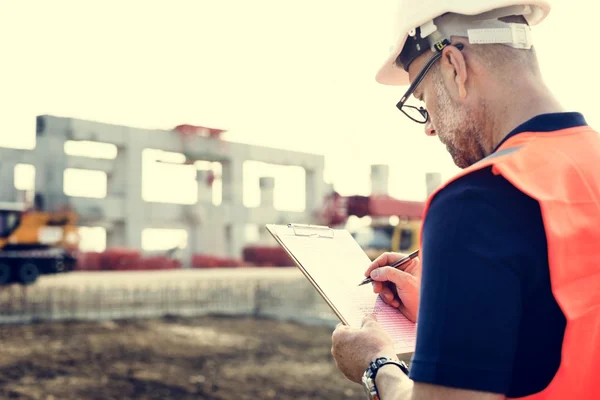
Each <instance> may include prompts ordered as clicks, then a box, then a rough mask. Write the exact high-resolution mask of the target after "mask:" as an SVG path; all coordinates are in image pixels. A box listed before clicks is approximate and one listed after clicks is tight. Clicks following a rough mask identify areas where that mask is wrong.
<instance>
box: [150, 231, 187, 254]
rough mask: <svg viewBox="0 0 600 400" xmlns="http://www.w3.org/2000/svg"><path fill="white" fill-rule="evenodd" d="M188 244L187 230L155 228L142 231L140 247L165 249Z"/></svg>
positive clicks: (156, 249)
mask: <svg viewBox="0 0 600 400" xmlns="http://www.w3.org/2000/svg"><path fill="white" fill-rule="evenodd" d="M187 246H188V232H187V231H186V230H185V229H155V228H147V229H144V230H143V231H142V249H144V250H147V251H166V250H170V249H173V248H176V247H179V248H182V249H185V248H186V247H187Z"/></svg>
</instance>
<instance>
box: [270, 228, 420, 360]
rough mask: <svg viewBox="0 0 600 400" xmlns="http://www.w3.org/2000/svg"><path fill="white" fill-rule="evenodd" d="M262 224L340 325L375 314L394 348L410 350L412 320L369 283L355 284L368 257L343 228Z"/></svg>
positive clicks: (354, 324)
mask: <svg viewBox="0 0 600 400" xmlns="http://www.w3.org/2000/svg"><path fill="white" fill-rule="evenodd" d="M266 228H267V230H268V231H269V233H270V234H271V235H272V236H273V238H274V239H275V240H276V241H277V243H278V244H279V245H280V246H281V247H282V248H283V249H284V250H285V251H286V253H287V254H288V255H289V256H290V258H291V259H292V260H293V261H294V263H295V264H296V266H297V267H298V269H300V271H301V272H302V274H303V275H304V277H305V278H306V279H307V280H308V281H309V282H310V284H311V285H312V286H313V287H314V288H315V290H316V291H317V292H318V293H319V295H320V296H321V297H322V298H323V300H324V301H325V302H326V303H327V305H328V306H329V307H330V308H331V310H332V311H333V312H334V313H335V315H336V316H337V317H338V319H339V320H340V321H341V322H342V323H343V324H344V325H348V326H351V327H356V328H358V327H360V323H361V321H362V318H363V316H364V315H365V314H376V315H377V320H378V322H379V323H380V324H381V325H382V327H383V329H384V330H386V331H387V332H388V333H389V334H390V335H391V336H392V339H393V340H394V347H395V349H396V352H397V354H404V353H411V352H414V348H415V342H416V324H415V323H413V322H412V321H410V320H408V319H407V318H406V317H405V316H404V315H403V314H402V313H401V312H400V311H399V310H397V309H395V308H393V307H391V306H389V305H388V304H386V303H385V302H384V301H383V300H382V299H381V297H380V296H379V295H378V294H376V293H374V292H373V289H372V286H371V285H364V286H360V287H359V286H358V283H359V282H360V281H361V280H362V279H364V272H365V271H366V269H367V268H368V266H369V265H370V264H371V260H370V259H369V257H368V256H367V254H366V253H365V252H364V250H363V249H362V248H361V247H360V246H359V244H358V242H356V240H355V239H354V238H353V237H352V235H351V234H350V233H349V232H348V231H347V230H345V229H332V228H330V227H327V226H321V225H305V224H288V225H274V224H267V225H266Z"/></svg>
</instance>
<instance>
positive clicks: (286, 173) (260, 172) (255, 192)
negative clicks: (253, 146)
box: [244, 160, 306, 212]
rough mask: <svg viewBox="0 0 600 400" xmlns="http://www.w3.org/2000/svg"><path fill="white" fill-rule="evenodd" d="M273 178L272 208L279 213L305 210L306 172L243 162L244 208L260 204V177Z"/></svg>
mask: <svg viewBox="0 0 600 400" xmlns="http://www.w3.org/2000/svg"><path fill="white" fill-rule="evenodd" d="M263 176H264V177H269V176H270V177H274V178H275V187H274V189H273V207H274V208H275V209H276V210H279V211H297V212H302V211H305V210H306V170H305V169H304V168H302V167H300V166H293V165H289V166H288V165H275V164H267V163H263V162H260V161H253V160H248V161H245V162H244V206H246V207H258V206H260V204H261V190H260V178H261V177H263Z"/></svg>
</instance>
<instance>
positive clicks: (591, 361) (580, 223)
mask: <svg viewBox="0 0 600 400" xmlns="http://www.w3.org/2000/svg"><path fill="white" fill-rule="evenodd" d="M489 166H491V167H492V172H493V173H494V174H495V175H502V176H503V177H504V178H505V179H506V180H508V181H509V182H510V183H511V184H512V185H513V186H514V187H516V188H517V189H519V190H520V191H522V192H523V193H525V194H527V195H529V196H530V197H532V198H533V199H535V200H537V201H538V202H539V204H540V208H541V211H542V218H543V221H544V227H545V231H546V239H547V242H548V262H549V268H550V280H551V284H552V293H553V295H554V298H555V299H556V301H557V303H558V305H559V306H560V308H561V309H562V311H563V313H564V315H565V317H566V321H567V325H566V330H565V335H564V339H563V344H562V350H561V363H560V366H559V368H558V371H557V373H556V375H555V376H554V378H553V380H552V381H551V382H550V384H549V385H548V386H547V387H546V388H545V389H544V390H543V391H541V392H539V393H536V394H533V395H530V396H526V397H522V398H521V399H527V400H566V399H568V400H570V399H573V400H587V399H590V400H592V399H595V400H597V399H600V136H599V135H598V133H597V132H595V131H594V130H593V129H591V128H590V127H587V126H582V127H576V128H569V129H564V130H558V131H554V132H543V133H539V132H537V133H536V132H523V133H520V134H518V135H516V136H513V137H511V138H509V139H508V140H507V141H506V142H505V143H503V145H502V146H501V147H500V148H499V149H498V151H496V152H495V153H493V154H491V155H490V156H488V157H486V158H485V159H483V160H481V161H480V162H478V163H476V164H474V165H472V166H471V167H469V168H466V169H464V170H463V171H461V172H460V173H459V174H458V175H457V176H456V177H455V178H453V179H452V180H450V182H452V181H453V180H456V179H458V178H460V177H462V176H464V175H467V174H469V173H471V172H473V171H477V170H479V169H482V168H485V167H489ZM450 182H448V183H450ZM448 183H446V185H447V184H448ZM446 185H444V186H442V187H440V188H438V190H437V191H435V192H434V193H433V194H432V195H431V196H430V197H429V199H428V200H427V204H426V207H425V214H427V210H428V208H429V205H430V204H431V200H432V199H433V197H434V196H435V195H436V193H437V192H439V191H440V190H442V189H443V188H444V187H445V186H446ZM422 231H423V230H422V229H421V232H422ZM422 251H423V252H427V251H435V249H426V248H424V249H422Z"/></svg>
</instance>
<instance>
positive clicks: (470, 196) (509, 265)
mask: <svg viewBox="0 0 600 400" xmlns="http://www.w3.org/2000/svg"><path fill="white" fill-rule="evenodd" d="M451 185H453V186H451V187H448V188H446V189H444V190H442V191H441V192H439V193H438V195H437V196H436V197H435V198H434V200H433V201H432V203H431V206H430V209H429V211H428V213H427V216H426V219H425V221H424V226H423V243H422V249H423V251H422V263H423V264H422V266H423V269H422V281H421V299H420V308H419V316H418V329H417V347H416V350H415V354H414V356H413V360H412V364H411V372H410V377H411V378H412V379H413V380H414V381H417V382H425V383H431V384H436V385H442V386H450V387H457V388H463V389H470V390H479V391H486V392H494V393H502V394H506V393H507V391H508V389H509V387H510V384H511V377H512V372H513V367H512V366H513V361H514V358H515V354H516V347H517V341H518V336H519V323H520V318H521V298H522V296H521V283H520V277H519V272H518V268H519V257H520V254H519V252H520V251H521V250H520V246H519V245H517V246H511V245H510V243H519V242H518V241H519V240H522V239H521V235H522V234H523V232H520V229H519V225H518V224H515V221H514V219H511V218H510V217H509V216H510V212H511V210H510V207H514V206H515V205H514V204H510V205H507V204H502V203H497V202H494V201H493V200H491V199H493V198H494V196H493V193H491V195H490V193H489V192H488V193H487V196H484V197H482V196H481V190H485V188H480V189H476V190H473V189H472V187H467V188H466V189H465V188H462V187H461V186H460V182H455V183H453V184H451ZM492 190H493V188H492ZM515 190H516V189H515ZM525 240H526V239H525ZM515 241H517V242H515Z"/></svg>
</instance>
